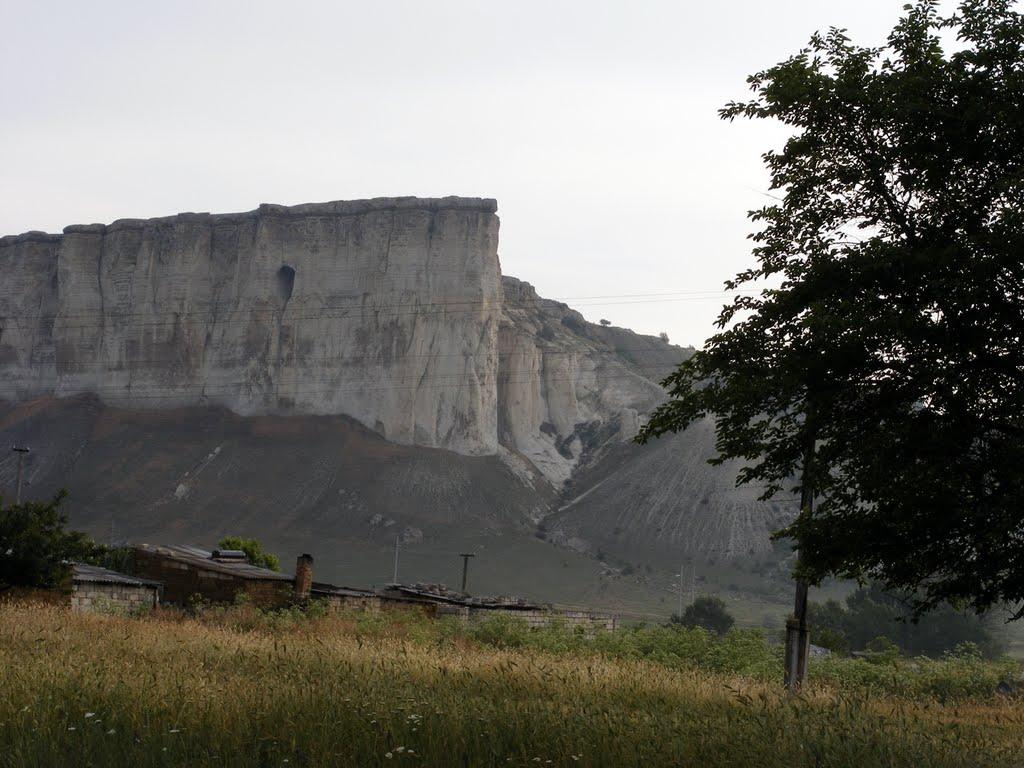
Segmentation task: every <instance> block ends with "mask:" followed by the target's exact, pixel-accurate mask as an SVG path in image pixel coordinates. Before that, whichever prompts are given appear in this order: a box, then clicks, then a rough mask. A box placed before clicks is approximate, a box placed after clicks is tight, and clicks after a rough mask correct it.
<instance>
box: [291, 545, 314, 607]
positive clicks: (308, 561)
mask: <svg viewBox="0 0 1024 768" xmlns="http://www.w3.org/2000/svg"><path fill="white" fill-rule="evenodd" d="M312 588H313V556H312V555H299V557H298V559H297V560H296V561H295V599H296V600H308V599H309V591H310V590H311V589H312Z"/></svg>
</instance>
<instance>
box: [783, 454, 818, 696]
mask: <svg viewBox="0 0 1024 768" xmlns="http://www.w3.org/2000/svg"><path fill="white" fill-rule="evenodd" d="M802 485H803V487H802V489H801V491H800V512H801V513H804V512H805V511H806V513H807V514H810V513H811V511H812V510H813V509H814V491H813V490H812V489H811V487H810V485H809V483H808V476H807V470H806V464H805V469H804V476H803V481H802ZM798 557H799V555H798ZM798 562H799V561H798ZM810 646H811V633H810V630H809V629H808V626H807V582H806V581H803V580H800V581H797V583H796V599H795V601H794V604H793V615H792V616H790V617H789V619H787V620H786V670H785V677H786V680H785V682H786V690H787V691H789V692H790V693H799V692H800V688H801V686H803V684H804V680H806V679H807V655H808V652H809V651H810Z"/></svg>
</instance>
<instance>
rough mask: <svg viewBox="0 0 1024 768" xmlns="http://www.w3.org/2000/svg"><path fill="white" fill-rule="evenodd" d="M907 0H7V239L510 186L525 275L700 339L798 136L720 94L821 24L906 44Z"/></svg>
mask: <svg viewBox="0 0 1024 768" xmlns="http://www.w3.org/2000/svg"><path fill="white" fill-rule="evenodd" d="M902 5H903V2H902V0H827V1H826V0H772V1H771V2H766V1H765V0H731V1H728V0H727V1H726V2H693V1H684V0H674V1H672V2H643V1H641V0H630V1H629V2H625V1H624V0H623V1H621V2H606V1H605V0H580V1H579V2H561V1H560V0H542V2H529V1H526V0H515V1H514V2H512V1H509V2H502V3H499V2H485V1H484V0H476V1H470V0H464V1H451V2H448V1H446V0H429V1H427V0H422V1H419V2H412V1H410V2H389V1H386V0H374V1H370V0H359V1H358V2H339V1H335V2H301V3H283V2H280V0H276V1H275V2H253V1H252V0H246V2H224V1H223V0H217V1H216V2H214V1H213V0H205V2H174V1H173V0H167V1H165V2H160V3H157V2H139V1H138V0H135V2H103V1H102V0H90V2H82V0H75V1H74V2H45V1H43V0H32V1H31V2H14V1H13V0H0V29H2V30H3V41H4V42H3V45H2V46H0V234H4V233H5V234H11V233H18V232H23V231H27V230H32V229H41V230H46V231H52V232H59V231H60V230H61V229H62V228H63V227H64V226H65V225H67V224H71V223H87V222H109V221H112V220H114V219H117V218H128V217H133V218H134V217H138V218H147V217H151V216H163V215H168V214H173V213H177V212H180V211H210V212H229V211H246V210H251V209H253V208H255V207H256V206H257V205H258V204H259V203H262V202H273V203H282V204H295V203H303V202H314V201H317V202H319V201H326V200H339V199H356V198H366V197H378V196H392V195H420V196H441V195H467V196H482V197H495V198H497V199H498V206H499V215H500V216H501V245H500V248H499V253H500V255H501V261H502V268H503V271H504V273H505V274H510V275H515V276H516V277H519V278H521V279H524V280H527V281H529V282H531V283H533V284H534V285H536V286H537V288H538V290H539V291H540V292H541V294H542V295H544V296H548V297H552V298H562V299H563V300H566V301H568V303H570V304H574V305H576V306H577V307H578V308H580V309H581V311H583V312H584V314H585V315H586V316H587V317H588V318H590V319H592V320H597V319H599V318H607V319H609V320H611V321H612V322H613V323H615V324H616V325H623V326H627V327H631V328H634V329H635V330H638V331H642V332H647V333H657V332H659V331H667V332H668V333H669V335H670V336H671V338H672V340H673V341H676V342H678V343H683V344H694V345H700V343H701V342H702V341H703V340H704V339H705V338H706V337H707V336H708V335H709V334H710V333H712V332H713V327H712V325H713V322H714V318H715V316H716V315H717V313H718V310H719V308H720V306H721V303H722V301H721V299H720V298H717V297H712V298H710V299H708V298H697V297H694V296H692V295H689V296H683V295H680V294H682V293H684V292H699V291H712V292H714V291H720V290H721V287H722V283H723V281H724V280H726V279H727V278H728V277H730V276H731V275H732V274H734V273H735V272H737V271H739V270H740V269H742V268H743V267H744V266H746V265H748V264H749V263H750V261H751V260H750V255H749V253H750V244H749V242H748V241H747V240H746V235H747V233H748V232H749V231H750V225H749V223H748V222H747V221H746V218H745V214H746V211H747V210H748V209H750V208H754V207H759V206H760V205H762V204H763V203H764V202H765V200H766V198H765V197H763V193H764V192H765V191H766V189H767V183H766V176H765V174H764V172H763V170H762V167H761V161H760V153H761V152H762V151H764V150H766V149H768V148H770V147H773V146H778V145H779V144H780V143H781V141H782V140H783V138H784V137H785V133H784V132H783V131H781V130H780V128H779V127H778V126H772V125H768V124H754V123H749V122H740V123H734V124H729V123H724V122H722V121H720V120H719V119H718V117H717V114H716V111H717V109H718V108H719V107H720V106H721V105H722V104H724V103H725V102H726V101H728V100H729V99H733V98H743V97H745V96H746V94H747V91H746V86H745V82H744V78H745V77H746V76H747V75H748V74H750V73H752V72H755V71H757V70H759V69H762V68H764V67H766V66H769V65H771V64H773V63H775V62H777V61H779V60H781V59H783V58H785V57H786V56H788V55H789V54H791V53H794V52H795V51H796V50H797V49H798V48H799V47H800V46H801V45H803V44H804V43H805V42H806V41H807V38H808V37H809V36H810V34H811V33H812V32H814V31H815V30H817V29H822V30H823V29H826V28H827V27H828V26H830V25H836V26H844V27H847V28H848V29H849V30H850V32H851V34H852V35H853V37H854V39H855V40H856V41H857V42H860V43H864V44H876V43H880V42H882V40H883V39H884V37H885V35H886V33H887V31H888V30H889V29H890V28H891V26H892V24H893V23H894V22H895V20H896V19H897V17H898V15H899V13H900V9H901V7H902ZM665 293H675V294H677V295H675V296H671V297H649V296H647V297H645V296H640V297H637V296H635V295H636V294H641V295H642V294H665ZM593 296H600V297H613V298H608V299H581V298H576V297H593ZM666 299H668V300H666ZM599 302H602V303H599ZM604 302H606V303H604Z"/></svg>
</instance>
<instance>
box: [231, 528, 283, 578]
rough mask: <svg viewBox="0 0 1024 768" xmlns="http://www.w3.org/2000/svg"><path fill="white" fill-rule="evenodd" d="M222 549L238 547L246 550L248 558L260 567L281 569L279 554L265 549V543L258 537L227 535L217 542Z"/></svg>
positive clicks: (243, 550)
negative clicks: (257, 538) (247, 537)
mask: <svg viewBox="0 0 1024 768" xmlns="http://www.w3.org/2000/svg"><path fill="white" fill-rule="evenodd" d="M217 546H218V547H220V548H221V549H238V550H241V551H242V552H245V557H246V559H247V560H248V561H249V562H250V563H252V564H253V565H256V566H259V567H260V568H267V569H269V570H271V571H280V570H281V561H280V559H278V557H277V555H275V554H272V553H270V552H264V551H263V545H262V544H260V543H259V542H258V541H257V540H256V539H244V538H242V537H241V536H225V537H224V538H223V539H221V540H220V541H218V542H217Z"/></svg>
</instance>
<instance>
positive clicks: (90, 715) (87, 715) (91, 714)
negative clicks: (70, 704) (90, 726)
mask: <svg viewBox="0 0 1024 768" xmlns="http://www.w3.org/2000/svg"><path fill="white" fill-rule="evenodd" d="M90 717H96V713H95V712H86V713H85V719H86V720H88V719H89V718H90Z"/></svg>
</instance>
